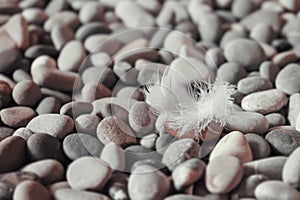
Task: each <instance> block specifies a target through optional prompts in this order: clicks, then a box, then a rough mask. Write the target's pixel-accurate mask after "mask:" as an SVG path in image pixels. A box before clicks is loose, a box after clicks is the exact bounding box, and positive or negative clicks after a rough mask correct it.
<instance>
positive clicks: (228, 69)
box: [217, 62, 247, 84]
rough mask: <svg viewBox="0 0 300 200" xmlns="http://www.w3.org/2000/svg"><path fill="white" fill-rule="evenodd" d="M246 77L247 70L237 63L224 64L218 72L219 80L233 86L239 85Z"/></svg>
mask: <svg viewBox="0 0 300 200" xmlns="http://www.w3.org/2000/svg"><path fill="white" fill-rule="evenodd" d="M245 76H247V72H246V70H245V69H244V68H243V67H242V66H241V65H239V64H237V63H231V62H227V63H224V64H223V65H221V66H220V68H219V69H218V70H217V79H218V80H221V81H226V82H228V83H231V84H237V83H238V82H239V80H240V79H242V78H244V77H245Z"/></svg>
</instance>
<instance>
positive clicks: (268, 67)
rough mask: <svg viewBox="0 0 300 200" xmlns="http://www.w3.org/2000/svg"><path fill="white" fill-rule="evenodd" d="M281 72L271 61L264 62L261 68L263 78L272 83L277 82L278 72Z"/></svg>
mask: <svg viewBox="0 0 300 200" xmlns="http://www.w3.org/2000/svg"><path fill="white" fill-rule="evenodd" d="M279 71H280V69H279V67H278V66H276V65H274V64H273V63H272V62H270V61H265V62H262V63H261V65H260V67H259V73H260V76H261V77H262V78H265V79H267V80H269V81H271V82H272V83H274V82H275V79H276V76H277V74H278V72H279Z"/></svg>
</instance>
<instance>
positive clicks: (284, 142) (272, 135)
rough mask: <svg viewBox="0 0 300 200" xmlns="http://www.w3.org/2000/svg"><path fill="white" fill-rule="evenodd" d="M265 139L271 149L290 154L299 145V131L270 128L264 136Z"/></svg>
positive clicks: (282, 153) (286, 154)
mask: <svg viewBox="0 0 300 200" xmlns="http://www.w3.org/2000/svg"><path fill="white" fill-rule="evenodd" d="M265 139H266V141H267V142H268V143H269V144H270V146H271V147H272V150H273V151H275V152H276V153H279V154H281V155H285V156H288V155H290V154H291V153H292V152H293V151H294V150H295V149H296V148H297V147H299V146H300V132H299V131H297V130H283V129H277V130H272V131H270V132H269V133H268V134H267V135H266V136H265Z"/></svg>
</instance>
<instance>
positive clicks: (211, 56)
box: [205, 48, 225, 70]
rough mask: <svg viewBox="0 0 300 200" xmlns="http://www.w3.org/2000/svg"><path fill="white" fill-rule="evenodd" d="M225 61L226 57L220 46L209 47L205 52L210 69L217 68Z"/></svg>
mask: <svg viewBox="0 0 300 200" xmlns="http://www.w3.org/2000/svg"><path fill="white" fill-rule="evenodd" d="M224 62H225V58H224V55H223V51H222V50H221V49H220V48H212V49H209V50H208V51H207V52H206V54H205V63H206V64H207V66H208V67H209V68H210V69H213V70H216V69H217V68H218V67H220V66H221V65H222V64H223V63H224Z"/></svg>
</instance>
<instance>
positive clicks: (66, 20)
mask: <svg viewBox="0 0 300 200" xmlns="http://www.w3.org/2000/svg"><path fill="white" fill-rule="evenodd" d="M78 25H79V18H78V16H77V14H76V13H75V12H72V11H62V12H58V13H56V14H54V15H52V16H50V17H49V18H48V19H47V20H46V22H45V23H44V30H45V31H47V32H50V31H51V30H52V29H53V28H54V27H55V26H68V27H70V28H71V29H75V28H77V27H78Z"/></svg>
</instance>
